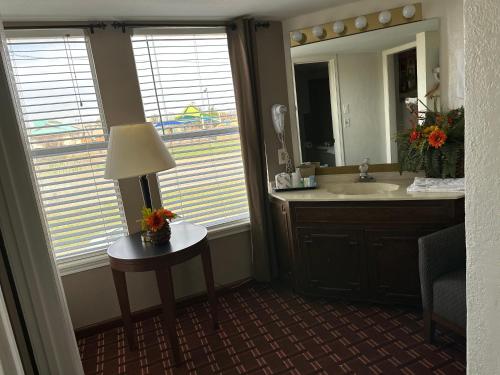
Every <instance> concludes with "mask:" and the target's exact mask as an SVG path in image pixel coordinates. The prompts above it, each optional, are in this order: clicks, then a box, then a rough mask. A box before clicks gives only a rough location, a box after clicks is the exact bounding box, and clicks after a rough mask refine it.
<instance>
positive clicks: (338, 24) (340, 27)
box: [332, 21, 345, 34]
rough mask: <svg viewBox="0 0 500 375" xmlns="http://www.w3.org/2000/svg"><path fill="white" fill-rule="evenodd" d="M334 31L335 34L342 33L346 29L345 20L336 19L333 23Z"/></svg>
mask: <svg viewBox="0 0 500 375" xmlns="http://www.w3.org/2000/svg"><path fill="white" fill-rule="evenodd" d="M332 28H333V32H334V33H335V34H342V33H343V32H344V30H345V25H344V22H343V21H335V22H334V23H333V27H332Z"/></svg>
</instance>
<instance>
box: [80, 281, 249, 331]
mask: <svg viewBox="0 0 500 375" xmlns="http://www.w3.org/2000/svg"><path fill="white" fill-rule="evenodd" d="M252 281H254V279H253V278H246V279H242V280H238V281H235V282H233V283H230V284H225V285H222V286H220V287H218V288H216V289H215V290H216V293H217V296H221V295H224V294H227V293H229V292H231V291H234V290H235V289H238V288H240V287H242V286H244V285H246V284H248V283H250V282H252ZM206 300H207V295H206V293H204V292H202V293H197V294H192V295H189V296H186V297H182V298H179V299H177V300H176V307H177V308H181V307H185V306H189V305H192V304H194V303H199V302H203V301H206ZM160 313H161V305H156V306H151V307H148V308H146V309H142V310H138V311H135V312H133V313H132V320H133V321H134V322H137V321H140V320H144V319H148V318H150V317H152V316H155V315H158V314H160ZM122 325H123V323H122V318H121V316H117V317H114V318H111V319H107V320H104V321H102V322H99V323H94V324H90V325H88V326H84V327H80V328H77V329H75V336H76V338H77V339H81V338H84V337H88V336H93V335H95V334H97V333H100V332H103V331H108V330H110V329H114V328H117V327H120V326H122Z"/></svg>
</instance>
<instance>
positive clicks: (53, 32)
mask: <svg viewBox="0 0 500 375" xmlns="http://www.w3.org/2000/svg"><path fill="white" fill-rule="evenodd" d="M5 35H6V46H5V47H6V51H7V54H8V56H7V58H6V60H7V64H8V65H9V74H12V73H13V72H14V68H13V67H12V63H11V60H10V51H9V47H8V44H9V43H8V40H9V39H11V38H34V39H36V38H44V37H46V38H50V37H64V36H69V37H82V38H84V43H85V50H86V53H87V57H88V62H89V68H90V73H91V77H92V81H93V85H94V91H95V96H96V102H97V106H98V112H99V119H100V124H101V127H102V131H103V137H104V142H99V143H90V144H77V145H66V146H63V147H58V148H57V151H54V149H34V150H33V149H31V147H30V145H29V143H28V137H29V136H28V133H27V129H26V126H25V120H24V113H23V111H22V108H21V98H20V97H19V96H18V92H17V83H16V80H15V77H13V76H12V77H10V79H11V80H12V83H13V94H14V95H15V97H14V100H15V108H16V112H17V113H18V121H19V124H18V125H19V131H20V133H21V136H22V138H23V147H24V153H25V155H26V159H27V161H28V164H29V167H30V175H31V183H32V186H33V189H34V192H35V195H36V198H37V201H38V203H39V210H40V214H41V217H42V221H43V225H44V232H45V235H46V240H47V244H48V246H49V249H50V251H51V253H52V256H53V257H54V260H55V263H56V266H57V268H58V270H59V273H60V274H61V275H66V274H71V273H75V272H81V271H85V270H88V269H92V268H96V267H101V266H102V261H103V260H106V263H107V264H109V261H108V259H107V249H98V250H91V251H88V252H84V253H80V254H75V255H69V256H63V257H58V256H57V254H56V252H55V251H54V246H53V244H52V240H51V236H50V231H49V225H48V220H47V215H46V211H45V208H44V204H43V200H42V197H41V191H40V189H39V181H38V178H37V176H36V172H35V170H34V165H33V160H34V159H35V158H37V157H50V156H58V155H63V154H66V153H78V152H92V151H99V150H105V149H107V143H108V137H109V127H108V125H107V123H106V116H105V110H104V105H103V102H102V99H101V95H100V89H99V80H98V77H97V70H96V67H95V62H94V57H93V54H92V48H91V44H90V40H89V36H88V33H87V30H85V29H83V28H82V29H79V28H78V29H73V28H71V29H67V28H64V27H61V28H57V29H15V30H5ZM113 184H114V191H115V193H116V197H117V201H118V210H119V213H120V216H121V218H120V220H121V222H122V227H123V230H124V234H125V235H127V234H128V233H129V228H128V224H127V220H126V216H125V210H124V207H123V200H122V197H121V191H120V188H119V185H118V182H117V181H113Z"/></svg>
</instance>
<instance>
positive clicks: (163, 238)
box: [140, 207, 177, 245]
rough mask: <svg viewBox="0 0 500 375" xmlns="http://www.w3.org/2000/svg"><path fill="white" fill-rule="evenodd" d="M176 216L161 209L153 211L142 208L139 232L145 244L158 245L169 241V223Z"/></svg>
mask: <svg viewBox="0 0 500 375" xmlns="http://www.w3.org/2000/svg"><path fill="white" fill-rule="evenodd" d="M176 217H177V214H175V213H173V212H172V211H169V210H167V209H165V208H163V207H161V208H158V209H156V210H153V209H151V208H147V207H144V208H143V209H142V219H141V220H140V222H141V230H142V238H143V240H144V241H145V242H151V243H153V244H156V245H159V244H162V243H165V242H167V241H169V240H170V233H171V232H170V224H169V223H170V222H171V221H172V220H173V219H175V218H176Z"/></svg>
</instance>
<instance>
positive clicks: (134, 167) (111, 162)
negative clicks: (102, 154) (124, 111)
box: [104, 123, 175, 208]
mask: <svg viewBox="0 0 500 375" xmlns="http://www.w3.org/2000/svg"><path fill="white" fill-rule="evenodd" d="M174 167H175V160H174V159H173V158H172V156H171V155H170V153H169V152H168V150H167V147H166V146H165V144H164V143H163V141H162V140H161V138H160V135H159V134H158V132H157V131H156V129H155V128H154V126H153V124H151V123H142V124H130V125H116V126H112V127H111V133H110V136H109V142H108V156H107V158H106V170H105V172H104V178H105V179H108V180H120V179H122V178H131V177H139V181H140V184H141V189H142V196H143V198H144V205H145V206H146V207H148V208H153V206H152V203H151V193H150V191H149V183H148V179H147V175H148V174H150V173H156V172H160V171H166V170H167V169H172V168H174Z"/></svg>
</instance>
